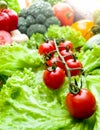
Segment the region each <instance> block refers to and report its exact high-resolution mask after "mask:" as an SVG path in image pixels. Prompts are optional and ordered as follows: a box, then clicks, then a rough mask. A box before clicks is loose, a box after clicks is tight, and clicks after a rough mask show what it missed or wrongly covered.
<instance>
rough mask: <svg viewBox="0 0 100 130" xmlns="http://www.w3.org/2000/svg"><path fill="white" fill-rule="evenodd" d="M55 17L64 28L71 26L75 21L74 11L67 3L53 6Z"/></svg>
mask: <svg viewBox="0 0 100 130" xmlns="http://www.w3.org/2000/svg"><path fill="white" fill-rule="evenodd" d="M53 10H54V15H55V16H56V17H57V18H58V19H59V20H60V22H61V25H62V26H66V25H71V24H72V23H73V20H74V10H73V9H72V7H71V6H70V5H68V4H67V3H65V2H59V3H57V4H55V5H54V6H53Z"/></svg>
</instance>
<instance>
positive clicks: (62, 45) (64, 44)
mask: <svg viewBox="0 0 100 130" xmlns="http://www.w3.org/2000/svg"><path fill="white" fill-rule="evenodd" d="M65 49H70V50H72V51H73V49H74V45H73V43H72V42H71V41H67V40H66V41H61V42H60V43H59V50H60V51H62V50H65Z"/></svg>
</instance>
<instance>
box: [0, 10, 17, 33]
mask: <svg viewBox="0 0 100 130" xmlns="http://www.w3.org/2000/svg"><path fill="white" fill-rule="evenodd" d="M17 25H18V15H17V13H16V12H15V11H14V10H10V9H3V10H1V13H0V30H5V31H8V32H10V31H12V30H14V29H17Z"/></svg>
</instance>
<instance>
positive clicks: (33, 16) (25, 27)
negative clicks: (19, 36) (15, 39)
mask: <svg viewBox="0 0 100 130" xmlns="http://www.w3.org/2000/svg"><path fill="white" fill-rule="evenodd" d="M53 24H57V25H60V21H59V20H58V19H57V17H55V16H54V12H53V9H52V6H51V5H50V3H48V2H45V1H43V0H40V1H34V2H33V3H32V5H30V6H29V8H28V9H22V10H21V11H20V12H19V20H18V29H19V30H20V31H21V32H22V33H26V34H27V35H28V36H29V37H30V36H31V35H32V34H33V33H42V34H44V33H45V32H46V31H47V29H48V27H49V26H50V25H53Z"/></svg>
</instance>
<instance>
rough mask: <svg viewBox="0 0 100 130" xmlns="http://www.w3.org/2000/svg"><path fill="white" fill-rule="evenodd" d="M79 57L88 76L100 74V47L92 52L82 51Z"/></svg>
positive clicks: (96, 47) (95, 47)
mask: <svg viewBox="0 0 100 130" xmlns="http://www.w3.org/2000/svg"><path fill="white" fill-rule="evenodd" d="M77 57H78V59H79V60H80V61H81V62H82V64H83V68H84V71H85V73H86V75H89V74H91V75H92V74H93V75H95V74H96V75H99V74H100V46H94V48H93V49H92V50H87V51H86V52H84V51H81V53H78V54H77Z"/></svg>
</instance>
